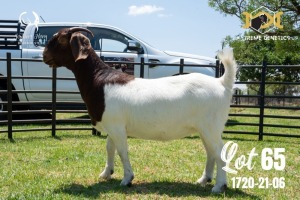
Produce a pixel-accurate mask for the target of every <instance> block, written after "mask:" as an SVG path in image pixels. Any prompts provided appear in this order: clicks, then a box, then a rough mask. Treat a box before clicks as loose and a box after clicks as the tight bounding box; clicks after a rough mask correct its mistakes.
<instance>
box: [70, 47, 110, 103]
mask: <svg viewBox="0 0 300 200" xmlns="http://www.w3.org/2000/svg"><path fill="white" fill-rule="evenodd" d="M93 53H94V54H93ZM108 68H109V67H108V66H107V65H106V64H105V63H104V62H103V61H102V60H101V59H100V58H99V57H98V55H97V54H96V53H95V52H92V53H90V54H89V56H88V57H87V58H86V59H83V60H79V61H77V62H76V63H75V64H74V66H73V67H72V69H71V70H72V71H73V73H74V75H75V78H76V81H77V84H78V87H79V90H80V93H81V96H82V98H83V100H84V101H86V98H87V97H88V96H89V95H88V94H89V93H90V92H93V90H94V89H95V87H97V86H96V85H95V84H96V83H95V80H96V77H97V76H98V75H97V74H99V73H101V71H103V70H107V69H108Z"/></svg>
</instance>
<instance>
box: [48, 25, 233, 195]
mask: <svg viewBox="0 0 300 200" xmlns="http://www.w3.org/2000/svg"><path fill="white" fill-rule="evenodd" d="M79 31H85V32H89V33H90V34H92V33H91V32H90V31H89V30H87V29H83V28H68V29H63V30H61V31H59V32H58V33H57V34H55V35H54V36H53V38H52V39H51V40H50V41H49V42H48V44H47V46H46V47H45V50H44V54H43V56H44V62H45V63H46V64H48V65H50V66H51V67H59V66H65V67H67V68H68V69H70V70H71V71H72V72H73V73H74V75H75V78H76V81H77V84H78V87H79V89H80V93H81V96H82V98H83V100H84V102H85V103H86V106H87V109H88V112H89V115H90V117H91V120H92V125H93V126H94V127H95V128H96V129H97V130H99V131H103V132H106V133H107V134H108V136H107V146H106V149H107V162H106V166H105V169H104V171H103V172H102V173H101V174H100V177H101V178H104V179H110V178H111V174H112V173H113V171H114V156H115V151H116V150H117V152H118V154H119V155H120V158H121V161H122V164H123V168H124V178H123V180H122V182H121V185H130V184H131V181H132V180H133V178H134V175H133V171H132V168H131V165H130V162H129V158H128V146H127V137H128V136H131V137H137V138H143V139H151V140H161V141H167V140H173V139H178V138H183V137H186V136H189V135H191V134H193V133H199V134H200V137H201V139H202V141H203V143H204V146H205V149H206V153H207V162H206V168H205V170H204V172H203V175H202V177H201V178H200V179H199V180H198V181H197V182H198V183H200V184H201V185H205V184H206V183H207V182H210V181H211V180H212V178H213V172H214V165H215V163H216V164H217V177H216V184H215V186H214V187H213V189H212V191H213V192H221V191H223V190H224V189H225V188H226V186H227V178H226V172H225V171H224V170H223V169H222V167H224V166H225V163H224V162H223V161H222V159H221V155H220V154H221V151H222V148H223V142H222V139H221V133H222V131H223V129H224V125H225V122H226V120H227V117H228V112H229V105H230V99H231V96H232V88H233V84H234V79H235V73H236V62H235V60H234V58H233V53H232V51H225V52H223V53H222V54H220V58H221V60H222V62H223V64H224V66H225V74H224V75H223V76H222V77H221V78H213V77H209V76H206V75H203V74H199V73H193V74H188V75H182V76H175V77H166V78H159V79H141V78H134V77H133V76H131V75H128V74H125V73H123V72H120V71H118V70H115V69H112V68H110V67H109V66H107V65H106V64H105V63H103V62H102V61H101V59H100V58H99V57H98V56H97V54H96V53H95V51H94V50H93V48H92V47H91V44H90V41H89V39H88V38H87V37H86V36H84V35H83V34H81V33H80V32H79Z"/></svg>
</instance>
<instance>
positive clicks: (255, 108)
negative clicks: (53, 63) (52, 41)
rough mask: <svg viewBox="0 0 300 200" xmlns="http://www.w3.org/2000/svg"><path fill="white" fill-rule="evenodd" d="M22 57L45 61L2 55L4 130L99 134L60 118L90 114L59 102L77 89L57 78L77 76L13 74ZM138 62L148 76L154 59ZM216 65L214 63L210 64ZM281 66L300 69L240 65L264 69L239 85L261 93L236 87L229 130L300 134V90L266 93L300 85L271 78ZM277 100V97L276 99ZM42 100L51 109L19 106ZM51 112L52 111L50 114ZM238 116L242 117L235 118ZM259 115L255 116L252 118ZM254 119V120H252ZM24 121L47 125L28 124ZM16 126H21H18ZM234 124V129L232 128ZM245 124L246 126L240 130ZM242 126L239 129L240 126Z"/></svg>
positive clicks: (0, 124) (0, 127) (0, 130)
mask: <svg viewBox="0 0 300 200" xmlns="http://www.w3.org/2000/svg"><path fill="white" fill-rule="evenodd" d="M21 61H30V62H42V61H40V60H36V59H20V58H17V59H16V58H11V54H10V53H7V57H6V58H0V62H6V63H7V76H1V77H0V81H1V83H4V82H5V83H6V86H7V87H6V88H5V90H0V94H7V95H6V97H7V101H3V102H2V105H4V107H6V111H3V112H2V113H1V115H2V116H3V115H5V116H7V120H6V119H4V120H0V134H7V137H8V138H9V139H13V133H16V132H35V131H49V132H51V135H52V136H56V132H57V131H62V130H72V131H74V130H88V131H91V132H92V133H93V134H98V133H97V131H96V130H94V129H92V128H91V126H90V119H89V118H88V117H79V118H69V119H59V118H57V116H59V114H61V113H79V114H81V115H87V111H86V109H85V106H84V104H83V102H74V101H72V102H68V101H64V102H59V101H57V94H59V93H67V94H68V93H69V94H74V92H73V91H59V90H57V80H73V79H74V78H66V77H57V70H56V68H53V69H52V76H42V77H41V76H39V77H36V76H27V77H26V76H13V75H12V62H21ZM111 63H114V64H121V63H123V62H111ZM131 64H134V65H139V66H140V77H142V78H143V77H144V66H147V65H150V64H151V63H145V62H144V59H143V58H142V59H141V62H139V63H131ZM161 65H170V64H161ZM172 66H175V67H178V68H179V74H183V72H184V67H185V66H193V67H208V66H199V65H191V64H185V63H184V59H181V60H180V63H179V64H172ZM209 67H212V66H209ZM214 67H215V69H216V75H215V76H216V77H220V76H221V75H222V73H223V72H224V69H223V68H222V66H221V65H220V63H219V62H218V61H217V63H216V66H214ZM272 68H273V69H274V68H276V69H278V68H290V69H293V70H295V72H296V73H299V71H300V65H297V66H295V65H294V66H290V65H288V66H274V65H267V63H266V62H263V63H262V65H261V66H259V65H256V66H240V67H239V69H247V70H248V69H255V70H259V71H260V73H261V79H260V80H259V81H237V82H236V85H247V86H249V85H250V84H252V85H257V88H258V93H257V94H249V92H248V93H246V94H242V93H241V89H236V92H235V94H234V95H233V99H232V104H231V107H232V109H231V112H230V114H229V116H230V118H229V120H228V122H227V124H226V127H227V128H226V130H225V131H224V133H226V134H250V135H256V136H258V139H259V140H263V137H264V136H283V137H296V138H300V133H299V130H300V126H299V123H298V124H297V122H299V119H300V113H299V110H300V97H299V92H298V93H296V94H293V95H268V94H266V87H267V86H268V85H275V84H278V85H292V86H293V87H299V85H300V83H299V82H276V81H267V80H266V73H267V70H268V69H272ZM12 79H23V80H24V79H41V80H52V90H51V91H33V90H15V89H14V88H13V85H12ZM20 93H51V94H52V101H36V102H20V101H16V100H15V99H14V95H15V96H16V95H17V94H20ZM269 99H273V100H274V99H275V102H278V99H283V100H288V103H286V104H284V105H280V104H278V103H275V104H274V103H273V104H272V105H269V104H268V103H267V100H269ZM273 102H274V101H273ZM38 104H43V105H45V104H47V105H48V106H49V105H50V106H51V109H44V110H32V109H31V110H18V109H15V107H18V108H19V107H20V106H28V105H31V106H32V105H38ZM61 104H63V105H66V104H69V105H77V107H76V108H77V109H68V110H66V108H63V109H59V106H60V105H61ZM236 109H242V110H243V111H247V110H251V109H252V111H251V112H250V113H245V112H239V110H238V111H237V110H236ZM267 110H288V111H292V112H293V114H292V115H291V114H290V113H288V114H287V113H283V114H282V115H278V114H277V113H275V114H268V113H267V114H266V111H267ZM49 113H51V115H50V114H49ZM24 114H37V115H39V116H40V115H41V114H49V115H48V117H47V118H45V119H42V118H35V119H27V120H26V119H22V118H18V117H15V116H19V115H24ZM232 119H238V120H232ZM250 119H255V120H250ZM267 119H277V120H279V121H281V120H282V121H284V120H288V121H292V122H293V123H283V124H281V123H268V122H266V120H267ZM248 121H251V122H248ZM24 125H47V126H46V127H35V126H33V128H32V127H31V126H29V127H27V126H24ZM58 125H68V126H58ZM16 126H20V127H17V128H16ZM232 127H233V129H231V128H232ZM239 127H242V129H243V130H239V129H240V128H239ZM267 128H273V129H272V131H271V132H268V131H266V129H267ZM237 129H238V130H237ZM282 130H293V131H291V133H281V132H286V131H282Z"/></svg>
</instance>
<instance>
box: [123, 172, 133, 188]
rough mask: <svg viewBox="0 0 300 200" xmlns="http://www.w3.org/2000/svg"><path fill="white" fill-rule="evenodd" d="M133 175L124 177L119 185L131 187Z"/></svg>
mask: <svg viewBox="0 0 300 200" xmlns="http://www.w3.org/2000/svg"><path fill="white" fill-rule="evenodd" d="M133 178H134V176H133V175H132V176H131V177H130V178H129V179H126V178H124V179H123V180H122V182H121V184H120V185H121V186H127V187H131V186H132V180H133Z"/></svg>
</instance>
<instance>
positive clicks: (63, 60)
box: [43, 27, 93, 67]
mask: <svg viewBox="0 0 300 200" xmlns="http://www.w3.org/2000/svg"><path fill="white" fill-rule="evenodd" d="M80 31H84V32H87V33H89V34H91V35H92V36H93V33H92V32H91V31H90V30H88V29H85V28H80V27H73V28H65V29H62V30H60V31H59V32H58V33H56V34H54V35H53V37H52V38H51V39H50V40H49V42H48V44H47V45H46V47H45V49H44V52H43V60H44V62H45V63H46V64H48V65H49V66H50V67H59V66H66V67H72V66H73V65H74V64H75V62H77V61H79V60H82V59H86V58H87V57H88V54H89V50H90V49H91V48H92V47H91V43H90V40H89V39H88V38H87V37H86V36H84V35H83V34H81V33H80Z"/></svg>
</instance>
